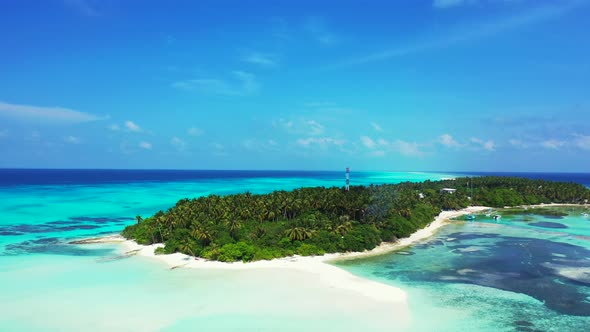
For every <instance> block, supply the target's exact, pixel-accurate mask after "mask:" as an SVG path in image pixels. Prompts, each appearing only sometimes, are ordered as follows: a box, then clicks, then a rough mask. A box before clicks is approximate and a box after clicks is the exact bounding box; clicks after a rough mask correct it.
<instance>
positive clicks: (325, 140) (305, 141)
mask: <svg viewBox="0 0 590 332" xmlns="http://www.w3.org/2000/svg"><path fill="white" fill-rule="evenodd" d="M344 143H346V141H345V140H343V139H337V138H333V137H308V138H300V139H298V140H297V144H299V145H301V146H303V147H306V148H307V147H312V146H318V147H321V148H327V147H328V146H330V145H335V146H342V145H344Z"/></svg>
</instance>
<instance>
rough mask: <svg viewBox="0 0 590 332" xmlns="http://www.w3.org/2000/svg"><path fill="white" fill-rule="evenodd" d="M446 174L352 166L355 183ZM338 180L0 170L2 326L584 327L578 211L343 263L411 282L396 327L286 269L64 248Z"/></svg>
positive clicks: (463, 232) (586, 251)
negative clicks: (173, 212)
mask: <svg viewBox="0 0 590 332" xmlns="http://www.w3.org/2000/svg"><path fill="white" fill-rule="evenodd" d="M27 172H29V173H27ZM93 172H94V173H93ZM97 172H98V173H97ZM101 172H102V173H101ZM452 176H453V175H449V174H434V173H386V172H366V173H353V174H352V184H370V183H397V182H400V181H408V180H409V181H423V180H426V179H441V178H446V177H452ZM342 183H343V174H342V173H340V172H225V173H224V172H205V171H203V172H200V173H199V172H196V173H195V172H192V173H191V172H187V173H182V172H181V173H180V174H179V173H175V172H173V171H168V173H166V172H163V173H162V172H157V171H155V172H152V173H150V172H145V171H144V172H143V173H142V172H138V171H127V173H126V172H111V173H109V172H106V173H105V171H87V172H75V171H61V172H58V171H55V172H51V171H6V170H0V313H1V314H0V331H81V330H84V331H186V330H189V331H191V330H199V331H208V330H221V331H223V330H244V329H246V330H262V331H267V330H268V331H276V330H285V331H300V330H302V329H303V330H317V331H323V330H326V329H334V328H337V329H339V330H342V331H359V330H379V331H381V330H390V331H397V330H412V331H414V330H415V331H433V330H436V331H460V330H464V331H480V330H481V331H578V330H583V329H584V327H585V326H590V320H589V319H588V316H590V309H589V306H590V298H589V296H590V288H589V286H588V285H589V281H590V240H589V239H590V237H589V236H590V220H588V219H587V218H585V217H583V216H582V215H580V211H578V210H575V209H572V210H569V211H568V213H569V216H567V217H564V218H561V219H555V218H554V217H549V216H533V217H527V218H524V216H522V218H521V217H519V216H515V217H513V218H504V219H502V221H500V222H498V223H493V222H491V220H478V222H475V223H457V224H454V225H451V226H447V227H445V228H443V229H442V230H441V231H440V232H438V233H437V235H436V236H435V237H434V238H432V239H429V240H427V241H425V242H423V243H420V244H418V245H415V246H413V247H411V248H408V249H405V250H403V251H402V252H398V253H393V254H388V255H384V256H381V257H378V258H371V259H364V260H357V261H351V262H345V263H339V264H338V265H339V266H340V267H342V268H344V269H347V270H349V271H351V272H353V273H355V274H358V275H361V276H364V277H366V278H370V279H374V280H378V281H381V282H384V283H390V284H393V285H396V286H399V287H402V288H404V289H405V290H407V292H408V294H409V303H410V309H411V316H412V320H411V323H410V325H409V326H408V325H407V324H406V325H404V324H401V323H400V324H395V323H391V321H390V320H388V319H387V317H385V316H387V312H382V311H380V309H379V308H371V307H370V304H368V303H367V304H366V305H362V303H356V304H355V303H342V301H337V299H339V296H340V295H339V294H338V293H337V292H338V291H337V290H333V289H332V290H330V289H314V288H312V287H311V286H310V287H302V286H295V287H293V285H296V284H297V278H296V276H294V275H293V274H284V275H282V274H277V275H275V276H269V275H268V274H265V273H264V272H265V271H247V272H242V271H239V272H236V271H232V272H231V273H228V272H227V271H199V270H183V269H176V270H169V269H167V268H166V267H164V266H162V265H160V264H159V263H157V262H154V261H153V260H150V259H148V258H143V257H131V258H125V259H121V258H120V248H119V247H118V246H117V245H87V246H76V245H70V244H67V242H68V241H69V240H71V239H73V238H80V237H91V236H97V235H104V234H112V233H116V232H118V231H120V230H121V229H122V228H123V227H124V226H125V225H127V224H130V223H133V222H134V220H133V218H134V217H135V215H138V214H139V215H142V216H148V215H151V214H153V213H154V212H156V211H158V210H160V209H166V208H167V207H169V206H171V205H173V204H174V203H175V202H176V201H177V200H178V199H181V198H184V197H196V196H200V195H207V194H212V193H214V194H220V195H223V194H229V193H235V192H243V191H246V190H248V191H250V192H253V193H265V192H270V191H272V190H278V189H285V190H289V189H293V188H297V187H301V186H340V185H342ZM525 219H526V221H525ZM328 298H329V299H331V300H325V301H324V300H323V299H328ZM260 299H262V301H261V300H260ZM335 299H336V300H335ZM302 324H304V325H302ZM196 326H198V327H199V328H198V329H195V327H196Z"/></svg>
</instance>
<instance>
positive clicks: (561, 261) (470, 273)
mask: <svg viewBox="0 0 590 332" xmlns="http://www.w3.org/2000/svg"><path fill="white" fill-rule="evenodd" d="M559 209H560V210H562V211H565V212H567V213H568V215H567V216H564V217H555V216H548V215H545V216H543V215H530V214H519V215H515V216H510V217H503V218H502V219H501V220H500V221H494V220H493V219H492V218H491V217H485V216H481V215H480V216H477V218H476V221H475V222H456V223H454V224H452V225H449V226H446V227H443V228H442V229H441V230H440V231H439V232H438V233H437V234H436V236H434V237H432V238H430V239H428V240H425V241H423V242H421V243H418V244H416V245H414V246H412V247H408V248H405V249H403V250H401V251H398V252H396V253H392V254H388V255H383V256H379V257H375V258H370V259H363V260H355V261H350V262H342V263H339V266H341V267H343V268H345V269H348V270H350V271H352V272H354V273H356V274H359V275H362V276H365V277H368V278H372V279H377V280H380V281H382V282H385V283H390V284H393V285H396V286H399V287H402V288H404V289H406V290H407V291H408V292H409V294H410V299H413V300H414V301H413V303H414V306H413V309H414V311H415V312H416V313H419V312H424V314H426V313H428V312H432V309H433V308H438V309H441V310H442V309H445V308H446V309H449V310H457V309H458V308H460V310H459V311H460V314H461V317H463V319H466V320H467V321H469V322H470V324H474V322H476V325H472V330H491V331H494V330H496V331H498V330H502V331H504V330H505V331H583V330H586V329H587V327H588V326H590V219H589V218H588V217H585V216H583V215H582V213H584V212H587V209H584V208H559ZM424 297H428V298H430V299H431V301H430V303H429V304H428V305H427V306H424V301H423V299H424ZM476 317H477V319H474V318H476ZM476 326H477V328H476Z"/></svg>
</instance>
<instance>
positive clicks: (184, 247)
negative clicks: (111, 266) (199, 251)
mask: <svg viewBox="0 0 590 332" xmlns="http://www.w3.org/2000/svg"><path fill="white" fill-rule="evenodd" d="M178 249H180V252H182V253H185V254H186V253H189V254H191V255H192V256H195V253H194V251H193V249H192V243H191V241H190V240H189V239H187V238H185V239H183V240H182V242H180V246H179V247H178Z"/></svg>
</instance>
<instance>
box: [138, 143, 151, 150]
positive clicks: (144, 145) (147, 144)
mask: <svg viewBox="0 0 590 332" xmlns="http://www.w3.org/2000/svg"><path fill="white" fill-rule="evenodd" d="M139 147H140V148H142V149H146V150H151V149H152V143H150V142H139Z"/></svg>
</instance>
